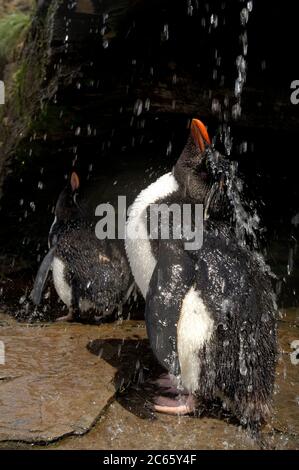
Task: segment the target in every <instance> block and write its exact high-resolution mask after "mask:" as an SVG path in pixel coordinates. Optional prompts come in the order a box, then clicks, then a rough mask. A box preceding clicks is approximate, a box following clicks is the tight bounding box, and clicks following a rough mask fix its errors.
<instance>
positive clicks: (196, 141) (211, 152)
mask: <svg viewBox="0 0 299 470" xmlns="http://www.w3.org/2000/svg"><path fill="white" fill-rule="evenodd" d="M228 167H229V161H228V160H227V159H226V158H225V157H223V156H222V155H221V154H220V153H219V152H217V151H216V150H215V149H214V147H213V145H212V142H211V139H210V137H209V134H208V131H207V128H206V127H205V125H204V124H203V123H202V122H201V121H200V120H199V119H192V122H191V127H190V135H189V138H188V140H187V143H186V145H185V147H184V149H183V151H182V153H181V155H180V157H179V159H178V161H177V163H176V165H175V167H174V175H175V177H176V179H177V181H178V183H179V185H180V187H181V188H182V189H183V191H184V194H185V196H186V197H187V198H188V199H191V201H194V202H196V203H199V204H204V205H207V204H208V205H209V208H210V209H212V208H213V207H214V210H215V211H217V210H219V209H220V206H222V202H223V196H225V184H224V181H225V178H224V175H225V172H226V171H227V170H228ZM220 201H221V203H220ZM217 205H218V206H219V207H218V208H217Z"/></svg>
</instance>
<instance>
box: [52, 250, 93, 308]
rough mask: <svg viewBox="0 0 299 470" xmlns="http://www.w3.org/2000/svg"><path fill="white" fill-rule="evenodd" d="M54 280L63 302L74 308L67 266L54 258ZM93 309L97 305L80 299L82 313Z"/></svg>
mask: <svg viewBox="0 0 299 470" xmlns="http://www.w3.org/2000/svg"><path fill="white" fill-rule="evenodd" d="M52 271H53V280H54V286H55V289H56V292H57V295H58V296H59V297H60V299H61V300H62V302H63V303H64V304H65V305H66V306H67V307H68V308H70V307H71V306H72V289H71V286H70V285H69V284H68V283H67V281H66V278H65V264H64V262H63V261H62V260H61V259H59V258H57V257H56V256H54V259H53V263H52ZM91 308H95V305H94V304H93V303H92V302H90V301H89V300H87V299H82V298H80V299H79V309H80V310H81V312H86V311H88V310H89V309H91Z"/></svg>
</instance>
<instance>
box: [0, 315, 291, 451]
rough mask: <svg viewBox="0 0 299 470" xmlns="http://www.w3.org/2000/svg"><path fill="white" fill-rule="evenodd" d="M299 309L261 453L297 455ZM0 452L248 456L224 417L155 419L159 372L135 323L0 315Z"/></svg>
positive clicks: (285, 339)
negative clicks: (1, 350)
mask: <svg viewBox="0 0 299 470" xmlns="http://www.w3.org/2000/svg"><path fill="white" fill-rule="evenodd" d="M298 320H299V311H298V310H296V309H291V310H289V311H288V312H285V313H284V317H283V319H282V321H281V322H280V326H279V331H280V344H281V359H280V363H279V367H278V370H277V381H276V392H275V403H274V414H273V417H272V420H271V423H269V424H268V425H267V426H266V427H265V429H264V431H263V445H266V446H267V448H276V449H299V406H298V390H299V376H298V370H297V368H298V367H299V365H294V364H292V363H291V361H290V353H291V352H292V349H291V347H290V344H291V342H292V341H294V339H298V326H299V323H298ZM0 340H1V341H3V342H4V344H5V351H6V364H5V365H4V366H1V368H0V396H1V402H0V416H1V422H0V448H10V449H15V448H32V446H33V448H45V446H46V447H47V448H48V449H155V448H156V449H181V448H185V449H254V448H259V445H258V444H257V443H254V442H252V441H251V440H250V439H249V437H248V436H247V435H246V433H245V432H244V431H242V430H241V429H240V428H239V427H238V426H237V425H236V423H234V422H232V421H231V420H230V418H229V417H228V416H220V415H219V411H217V410H215V411H213V410H209V414H204V415H203V416H202V417H201V418H195V417H181V418H175V417H170V416H163V415H159V414H154V413H152V411H151V409H150V400H151V397H152V395H151V393H152V391H151V388H150V386H149V385H148V379H149V378H150V377H151V376H152V374H153V373H154V374H157V373H158V372H159V368H158V367H157V364H156V363H155V361H154V359H153V357H152V354H151V352H150V350H149V346H148V342H147V339H146V332H145V325H144V323H143V322H139V321H125V322H122V323H117V324H110V325H109V324H108V325H101V326H87V325H80V324H45V325H43V326H38V325H26V324H22V325H20V324H17V323H16V322H15V321H13V320H12V319H11V318H9V317H8V316H7V315H5V314H1V315H0Z"/></svg>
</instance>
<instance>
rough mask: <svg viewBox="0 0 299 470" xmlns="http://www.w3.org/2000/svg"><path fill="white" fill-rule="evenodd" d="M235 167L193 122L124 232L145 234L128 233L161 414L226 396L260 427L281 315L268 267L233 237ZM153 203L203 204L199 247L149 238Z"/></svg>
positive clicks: (248, 422)
mask: <svg viewBox="0 0 299 470" xmlns="http://www.w3.org/2000/svg"><path fill="white" fill-rule="evenodd" d="M229 165H230V164H229V161H228V160H226V159H225V158H224V157H222V156H221V155H219V154H218V153H217V152H216V151H215V149H214V148H213V147H212V145H211V142H210V139H209V136H208V133H207V130H206V128H205V127H204V125H203V124H202V123H201V122H200V121H199V120H196V119H194V120H193V121H192V124H191V133H190V136H189V140H188V142H187V144H186V147H185V148H184V150H183V152H182V154H181V156H180V158H179V159H178V161H177V163H176V165H175V166H174V168H173V171H172V172H171V173H167V174H165V175H163V176H162V177H160V178H159V179H158V180H157V181H156V182H155V183H153V184H151V185H150V186H149V187H148V188H146V189H145V190H143V191H142V192H141V193H140V194H139V196H138V197H137V198H136V200H135V202H134V204H133V206H132V210H131V213H130V216H129V220H128V226H127V229H128V230H127V232H128V234H130V233H133V232H131V231H130V230H131V229H132V230H133V231H134V229H135V230H136V228H138V230H139V232H138V233H142V234H143V235H146V236H143V237H141V238H142V239H135V238H134V237H132V238H130V236H127V239H126V250H127V254H128V258H129V262H130V265H131V268H132V273H133V276H134V278H135V281H136V283H137V285H138V286H139V288H140V290H141V292H142V293H143V296H144V297H145V300H146V308H145V320H146V327H147V332H148V336H149V340H150V345H151V348H152V350H153V352H154V354H155V356H156V358H157V359H158V361H159V362H160V364H161V365H162V366H163V367H164V368H165V369H166V370H167V371H168V375H166V376H164V377H163V378H161V379H160V381H159V380H158V384H159V385H162V386H164V390H165V392H172V395H173V396H172V397H171V398H170V397H167V396H163V395H162V396H159V397H157V398H156V400H155V405H154V409H155V410H156V411H159V412H165V413H169V414H188V413H191V412H194V411H195V410H196V408H197V406H198V405H199V404H200V403H201V402H205V403H207V402H209V403H211V402H218V401H219V399H220V402H221V403H222V405H223V407H224V408H225V409H226V410H229V411H230V412H232V413H233V414H234V416H236V417H237V418H238V419H239V421H240V422H241V423H242V424H243V425H245V426H248V427H250V428H251V429H259V428H260V426H261V424H262V423H263V422H264V421H266V420H267V419H268V417H269V412H270V405H271V396H272V392H273V385H274V376H275V365H276V359H277V349H278V348H277V336H276V322H277V317H278V315H277V307H276V303H275V295H274V292H273V289H272V285H271V281H270V275H269V274H268V271H267V266H266V265H265V263H264V261H263V260H262V258H261V257H260V256H259V255H257V253H256V252H254V251H251V250H250V249H249V248H248V247H247V246H246V244H242V243H240V241H239V240H238V239H237V237H236V234H235V229H234V227H233V223H232V219H233V217H234V216H235V214H234V208H233V206H231V204H230V198H229V197H228V195H229V184H230V181H229ZM153 203H159V204H161V203H166V204H173V203H177V204H179V205H182V204H186V203H191V204H194V203H201V204H203V205H204V213H205V220H204V226H203V245H202V247H201V248H200V249H198V250H188V251H187V250H186V249H185V245H184V241H186V240H184V238H182V239H178V240H175V239H169V240H165V239H157V240H153V239H151V238H150V237H149V236H148V233H147V230H148V221H147V218H146V217H144V213H145V212H146V213H148V210H149V206H150V205H151V204H153ZM172 223H173V220H172ZM170 225H171V224H170ZM170 228H171V227H170ZM141 254H142V256H141ZM165 387H168V388H169V389H168V390H167V388H166V389H165Z"/></svg>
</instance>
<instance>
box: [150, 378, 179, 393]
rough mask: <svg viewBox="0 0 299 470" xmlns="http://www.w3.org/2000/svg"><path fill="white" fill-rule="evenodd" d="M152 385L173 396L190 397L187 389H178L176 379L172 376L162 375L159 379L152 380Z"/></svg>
mask: <svg viewBox="0 0 299 470" xmlns="http://www.w3.org/2000/svg"><path fill="white" fill-rule="evenodd" d="M150 383H151V384H152V385H155V386H156V387H158V388H160V389H162V390H163V392H165V393H169V394H171V395H188V391H187V390H186V389H181V388H178V386H177V380H176V378H175V377H174V376H172V375H170V374H162V375H160V377H158V379H156V380H152V381H150Z"/></svg>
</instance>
